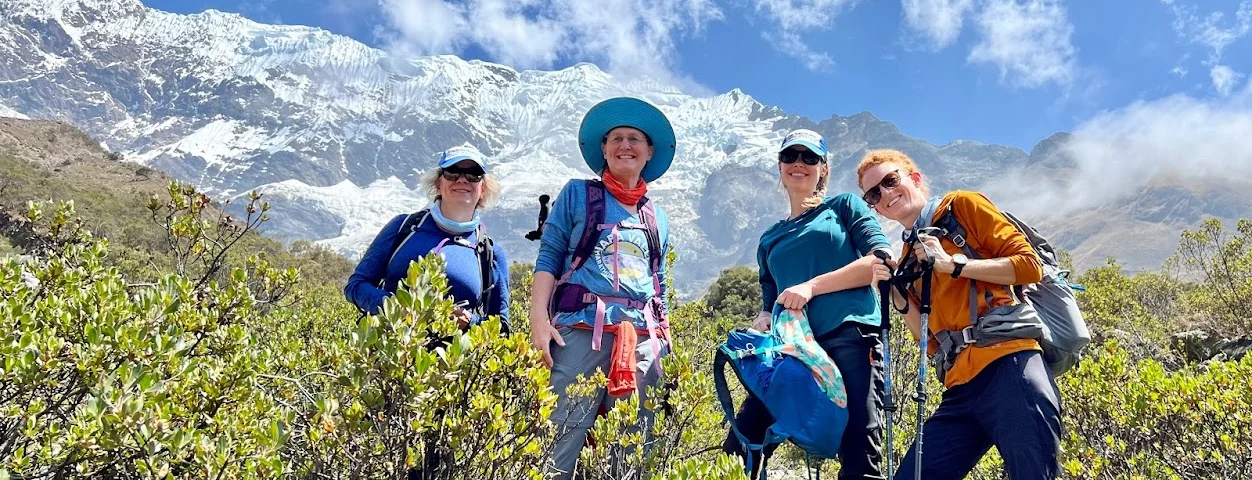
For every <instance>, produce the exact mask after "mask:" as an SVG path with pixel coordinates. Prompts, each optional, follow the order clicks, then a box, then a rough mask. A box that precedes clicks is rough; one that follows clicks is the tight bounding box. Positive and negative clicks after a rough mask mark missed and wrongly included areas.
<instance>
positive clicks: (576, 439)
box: [551, 327, 669, 480]
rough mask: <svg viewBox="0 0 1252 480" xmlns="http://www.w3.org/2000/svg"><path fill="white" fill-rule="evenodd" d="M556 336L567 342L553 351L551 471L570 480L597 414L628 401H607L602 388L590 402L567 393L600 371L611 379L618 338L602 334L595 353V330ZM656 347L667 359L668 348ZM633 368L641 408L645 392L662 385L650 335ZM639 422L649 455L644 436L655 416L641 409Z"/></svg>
mask: <svg viewBox="0 0 1252 480" xmlns="http://www.w3.org/2000/svg"><path fill="white" fill-rule="evenodd" d="M557 333H560V334H561V338H562V339H564V340H565V346H564V347H562V346H560V345H557V344H556V342H553V343H552V345H551V351H552V375H551V382H552V391H553V392H555V393H556V394H557V404H556V408H555V409H554V410H553V411H552V417H551V420H552V423H553V424H555V426H556V448H555V451H554V452H553V458H552V465H551V467H552V468H554V469H555V470H556V471H557V472H558V475H557V476H556V478H557V479H559V480H568V479H572V478H573V476H574V468H575V467H576V466H577V465H578V454H579V452H580V451H581V450H582V448H583V445H584V444H585V443H586V441H587V431H588V430H589V429H590V428H591V425H592V423H594V422H595V419H596V413H597V412H598V411H599V410H600V407H601V406H603V407H604V408H605V409H610V408H613V405H614V404H616V403H617V401H618V400H622V399H625V398H626V397H622V398H620V399H619V398H614V397H611V396H609V395H608V389H607V388H606V387H605V386H603V385H601V386H600V387H599V388H598V389H596V391H595V393H594V394H593V395H591V397H590V398H587V397H577V398H574V397H570V396H568V395H566V394H565V389H566V388H567V387H568V386H570V385H571V384H573V383H574V381H575V379H576V378H577V377H578V376H579V375H583V376H584V378H586V377H590V376H591V375H594V374H595V372H596V370H600V371H601V372H603V373H604V375H605V376H606V377H607V376H608V374H609V367H610V359H611V355H612V353H613V341H614V339H615V335H614V334H613V333H611V332H604V336H603V338H602V339H601V341H600V351H595V350H592V349H591V337H592V331H591V330H587V329H582V328H573V327H558V328H557ZM658 341H660V342H661V345H660V346H658V351H659V352H660V355H661V356H662V357H663V356H665V355H666V354H668V353H669V345H668V344H667V342H665V341H662V340H658ZM635 362H636V366H635V367H636V371H635V379H636V383H637V384H638V386H639V389H638V390H637V391H636V392H635V393H634V394H635V395H640V398H639V400H640V402H639V403H640V405H641V406H642V405H643V401H644V400H646V398H647V397H646V393H647V388H648V387H651V386H653V385H657V384H659V383H660V380H661V376H660V375H659V374H658V373H657V369H656V368H655V367H653V364H654V363H655V359H654V358H653V352H652V345H651V344H650V342H649V338H648V336H647V335H640V336H639V344H638V346H637V347H636V348H635ZM639 418H640V423H641V424H640V425H637V426H636V428H644V430H643V431H644V432H645V435H644V449H645V452H646V451H647V449H648V447H649V445H650V444H651V439H649V438H648V435H647V433H646V432H648V431H650V429H651V427H652V422H653V421H654V418H655V415H654V414H653V412H651V411H648V410H645V409H643V408H642V407H641V408H640V409H639ZM632 431H633V430H632ZM600 448H605V447H603V446H601V447H600Z"/></svg>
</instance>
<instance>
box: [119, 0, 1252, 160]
mask: <svg viewBox="0 0 1252 480" xmlns="http://www.w3.org/2000/svg"><path fill="white" fill-rule="evenodd" d="M143 2H144V3H145V4H146V5H148V6H150V7H155V8H159V9H161V10H167V11H173V12H179V13H195V12H199V11H203V10H205V9H209V8H214V9H218V10H222V11H227V12H237V13H241V14H243V15H245V16H247V17H249V18H251V19H253V20H256V21H259V22H264V23H286V24H299V25H311V26H317V27H321V28H325V29H327V30H330V31H332V32H335V33H339V34H343V35H348V36H351V37H353V38H356V39H357V40H360V41H362V42H364V43H366V44H369V45H372V46H376V47H379V48H383V49H386V50H390V51H393V52H397V53H399V54H403V55H424V54H442V53H448V54H456V55H459V56H461V57H463V58H479V59H483V60H488V61H493V62H499V63H503V64H507V65H511V66H513V67H515V68H518V69H532V68H537V69H559V68H562V67H566V66H569V65H572V64H574V63H578V62H591V63H595V64H597V65H599V66H600V67H601V68H603V69H605V70H608V71H610V72H612V73H614V74H617V75H623V76H628V75H637V74H650V75H657V76H661V77H665V78H667V79H669V80H671V81H675V82H678V83H680V84H681V85H683V88H684V89H685V90H686V91H688V92H689V93H695V94H713V93H720V92H725V91H728V90H730V89H733V88H740V89H742V90H744V91H745V92H747V93H748V94H750V95H752V96H753V97H755V98H757V99H758V100H760V101H762V102H764V103H766V104H770V105H777V106H779V107H782V108H783V109H785V110H786V111H788V112H791V113H796V114H800V115H805V116H808V117H810V118H813V119H815V120H822V119H825V118H828V117H830V116H831V115H834V114H838V115H852V114H855V113H858V112H861V111H870V112H872V113H874V114H875V115H877V116H878V117H879V118H882V119H884V120H888V121H891V122H894V123H896V124H897V125H898V126H899V127H900V129H901V130H902V131H903V132H904V133H906V134H908V135H911V136H915V137H919V138H922V139H924V140H927V141H930V142H933V143H937V144H943V143H946V142H949V141H952V140H976V141H981V142H987V143H999V144H1006V145H1013V146H1017V147H1020V148H1022V149H1024V150H1027V151H1029V149H1030V148H1031V147H1032V146H1033V145H1034V144H1035V143H1036V142H1038V141H1039V140H1042V139H1043V138H1046V137H1047V136H1049V135H1051V134H1052V133H1055V132H1057V131H1074V130H1076V129H1077V130H1082V129H1084V128H1088V126H1089V125H1091V124H1092V122H1093V120H1092V119H1093V118H1095V119H1098V120H1097V121H1096V122H1095V123H1098V124H1099V127H1100V128H1104V129H1106V130H1107V129H1113V130H1116V129H1117V128H1118V127H1117V121H1116V120H1115V119H1116V118H1117V117H1116V115H1117V114H1118V112H1127V111H1129V110H1133V109H1135V108H1139V107H1143V106H1144V105H1147V106H1153V105H1158V104H1165V103H1167V102H1170V101H1171V100H1177V99H1179V98H1182V99H1185V100H1186V102H1189V103H1188V105H1190V106H1192V107H1196V106H1199V108H1201V109H1204V108H1209V109H1212V108H1216V109H1218V110H1220V109H1222V108H1224V105H1226V104H1227V103H1228V101H1230V99H1231V98H1232V97H1235V98H1239V100H1238V102H1240V103H1242V102H1246V100H1247V98H1248V96H1249V95H1248V92H1252V82H1249V77H1248V74H1249V73H1252V38H1249V36H1250V35H1249V33H1252V32H1250V30H1252V0H1082V1H1073V2H1060V1H1054V0H899V1H896V0H878V1H869V0H720V1H719V0H649V1H644V0H470V1H468V2H466V1H451V0H242V1H241V0H143ZM1169 104H1170V105H1173V103H1169ZM1110 115H1113V118H1114V120H1110ZM1127 118H1129V115H1128V117H1127ZM1239 118H1243V117H1239ZM1201 123H1203V122H1201Z"/></svg>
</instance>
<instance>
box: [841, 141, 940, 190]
mask: <svg viewBox="0 0 1252 480" xmlns="http://www.w3.org/2000/svg"><path fill="white" fill-rule="evenodd" d="M884 163H891V164H894V165H896V166H898V167H900V168H901V169H902V170H904V172H905V173H906V174H913V173H918V174H920V173H922V171H921V170H920V169H918V168H917V163H914V162H913V159H911V158H909V156H908V155H905V154H904V152H901V151H899V150H893V149H890V148H884V149H879V150H870V151H868V152H866V153H865V156H864V157H862V158H861V163H860V164H859V165H857V166H856V186H857V187H858V188H860V189H861V190H862V191H864V190H865V185H862V184H861V176H862V175H864V174H865V171H866V170H869V169H871V168H874V167H875V166H877V165H881V164H884ZM917 187H918V188H919V189H921V191H922V193H924V194H926V195H927V196H930V186H929V185H926V178H925V177H923V178H922V179H921V181H919V182H918V185H917Z"/></svg>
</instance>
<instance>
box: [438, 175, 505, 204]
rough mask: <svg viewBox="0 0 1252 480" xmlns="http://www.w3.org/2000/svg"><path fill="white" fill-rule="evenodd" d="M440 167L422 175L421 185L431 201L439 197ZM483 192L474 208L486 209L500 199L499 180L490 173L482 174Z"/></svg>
mask: <svg viewBox="0 0 1252 480" xmlns="http://www.w3.org/2000/svg"><path fill="white" fill-rule="evenodd" d="M442 172H443V169H442V168H434V169H431V171H429V172H426V174H425V175H422V183H421V185H422V187H425V188H426V196H427V197H429V198H430V200H431V201H432V202H433V201H435V200H437V199H438V198H439V181H440V174H441V173H442ZM482 183H483V194H482V196H481V197H478V205H477V207H476V208H481V209H484V210H485V209H487V208H490V207H491V206H492V205H495V204H496V201H497V200H499V199H500V182H499V181H498V180H496V177H495V176H494V175H491V174H486V175H483V182H482Z"/></svg>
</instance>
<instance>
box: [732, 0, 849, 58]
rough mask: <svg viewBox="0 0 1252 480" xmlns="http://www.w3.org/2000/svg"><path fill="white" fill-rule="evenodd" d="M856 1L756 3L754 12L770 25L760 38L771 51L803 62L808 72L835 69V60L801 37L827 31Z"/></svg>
mask: <svg viewBox="0 0 1252 480" xmlns="http://www.w3.org/2000/svg"><path fill="white" fill-rule="evenodd" d="M858 1H859V0H756V11H757V12H758V13H763V14H764V16H765V18H766V19H768V20H772V21H773V25H771V27H772V30H767V31H765V32H763V33H762V34H761V37H762V38H764V39H766V40H767V41H769V42H770V44H771V45H773V46H774V49H776V50H778V51H779V52H781V53H783V54H786V55H789V56H791V57H793V58H795V59H797V60H799V61H800V62H802V63H803V64H804V66H805V68H808V69H809V70H814V71H821V70H825V69H828V68H830V67H831V66H832V65H834V60H832V59H831V58H830V55H829V54H827V53H825V52H819V51H815V50H814V49H813V47H811V46H809V45H808V44H806V43H805V42H804V40H803V39H802V38H803V34H805V33H808V32H812V31H814V30H827V29H829V28H830V27H831V26H833V24H834V21H835V18H836V17H838V16H839V14H841V13H843V10H845V9H850V8H852V7H853V6H855V5H856V3H857V2H858Z"/></svg>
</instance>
